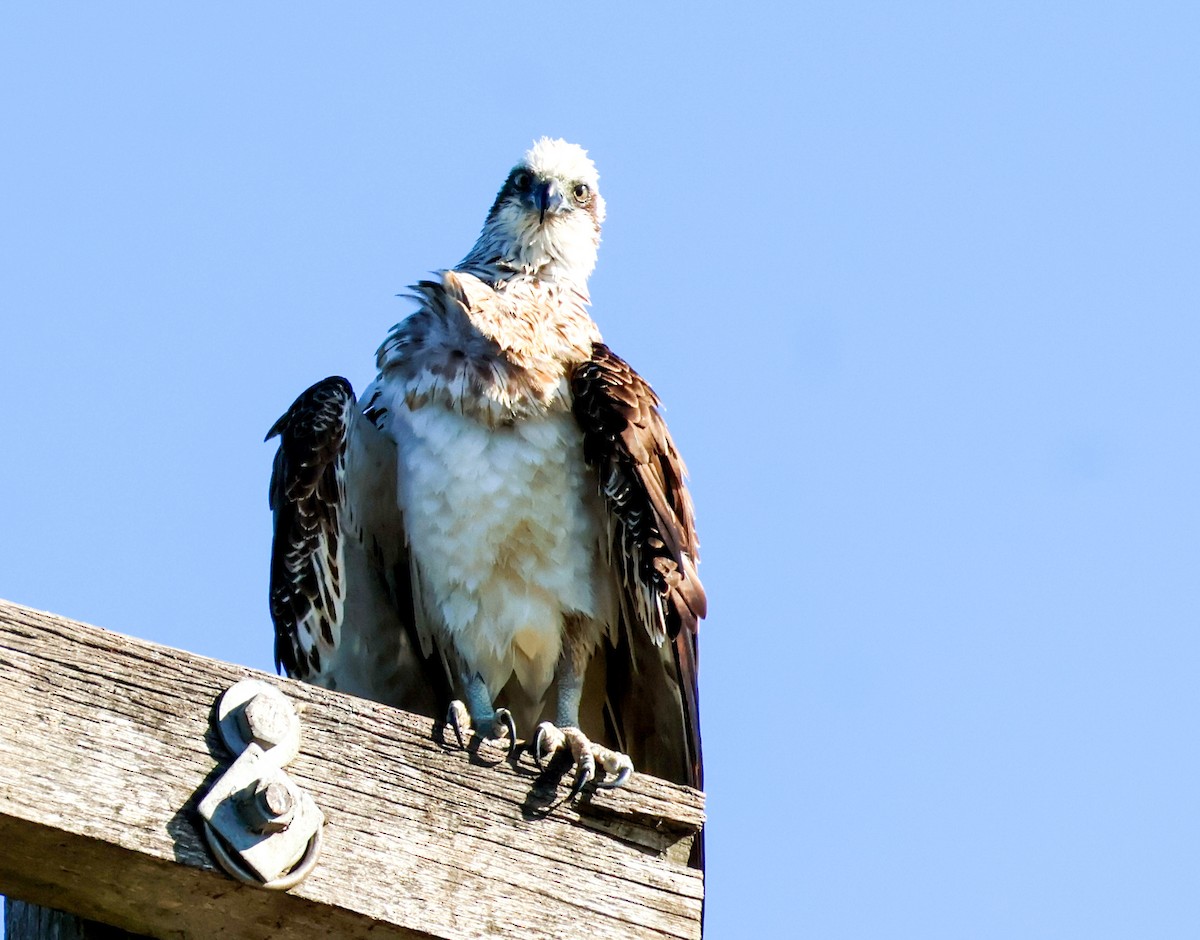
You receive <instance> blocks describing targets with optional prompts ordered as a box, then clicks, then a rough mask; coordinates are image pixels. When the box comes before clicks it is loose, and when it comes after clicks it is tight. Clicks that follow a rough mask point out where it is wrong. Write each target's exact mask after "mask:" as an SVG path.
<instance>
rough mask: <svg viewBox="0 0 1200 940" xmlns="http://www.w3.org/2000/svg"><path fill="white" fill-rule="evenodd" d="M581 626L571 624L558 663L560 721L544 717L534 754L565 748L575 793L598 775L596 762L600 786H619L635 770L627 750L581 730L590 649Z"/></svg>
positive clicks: (544, 754)
mask: <svg viewBox="0 0 1200 940" xmlns="http://www.w3.org/2000/svg"><path fill="white" fill-rule="evenodd" d="M577 633H578V630H571V629H569V628H568V630H567V631H566V636H565V637H564V639H563V651H562V655H561V657H560V658H559V663H558V707H557V709H556V719H557V724H556V725H555V724H551V723H550V722H548V721H543V722H542V723H541V724H540V725H538V727H537V734H536V736H535V737H534V742H533V756H534V758H535V759H536V760H537V761H538V762H539V763H541V761H542V760H543V759H544V758H546V757H549V756H550V755H551V754H554V753H555V752H556V751H558V750H559V749H560V748H564V747H565V748H566V749H567V750H568V751H569V752H570V754H571V759H572V761H573V762H574V764H575V767H576V771H575V782H574V783H573V784H572V786H571V792H572V793H578V792H579V791H580V790H582V789H583V787H584V785H585V784H587V782H588V781H589V780H593V779H595V777H596V769H597V766H599V767H600V769H602V770H603V771H604V773H605V776H606V778H607V777H608V776H612V777H613V779H612V780H611V781H609V780H607V779H605V780H602V781H599V782H597V784H596V786H598V787H605V788H611V787H619V786H622V785H623V784H624V783H625V782H626V781H628V780H629V778H630V776H631V775H632V774H633V762H632V761H631V760H630V759H629V757H628V756H627V755H625V754H621V753H620V752H618V751H612V750H609V749H608V748H606V747H603V746H601V745H599V744H593V743H592V742H591V741H590V740H588V737H587V735H585V734H584V733H583V732H582V731H580V730H579V703H580V699H581V698H582V696H583V677H584V672H585V670H586V668H587V662H588V659H589V658H590V654H591V650H590V649H587V648H586V647H584V646H583V645H582V644H581V643H580V642H579V641H578V640H577V639H576V635H577Z"/></svg>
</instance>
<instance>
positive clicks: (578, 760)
mask: <svg viewBox="0 0 1200 940" xmlns="http://www.w3.org/2000/svg"><path fill="white" fill-rule="evenodd" d="M560 750H566V751H567V753H569V754H570V755H571V760H572V762H573V763H574V764H575V782H574V783H573V784H572V785H571V795H572V796H574V795H575V794H577V793H579V791H580V790H582V789H583V788H584V786H586V785H587V783H588V782H589V781H595V786H597V787H601V788H603V789H606V790H608V789H613V788H614V787H620V786H624V785H625V784H626V783H627V782H628V781H629V778H630V777H631V776H633V761H631V760H630V759H629V755H628V754H622V753H621V752H620V751H611V750H609V749H608V748H606V747H603V746H602V745H599V744H593V743H592V742H591V741H590V740H588V737H587V735H585V734H584V733H583V732H582V731H580V730H579V729H578V728H559V727H557V726H556V725H553V724H551V723H550V722H548V721H543V722H542V723H541V724H540V725H538V727H537V734H536V735H535V736H534V739H533V757H534V759H535V760H536V761H537V762H538V766H541V764H542V761H543V760H546V759H547V758H549V757H551V756H552V755H554V754H556V753H558V752H559V751H560ZM597 771H602V772H603V776H602V777H600V778H597V776H596V774H597ZM609 775H612V777H613V779H612V780H609V779H608V777H609Z"/></svg>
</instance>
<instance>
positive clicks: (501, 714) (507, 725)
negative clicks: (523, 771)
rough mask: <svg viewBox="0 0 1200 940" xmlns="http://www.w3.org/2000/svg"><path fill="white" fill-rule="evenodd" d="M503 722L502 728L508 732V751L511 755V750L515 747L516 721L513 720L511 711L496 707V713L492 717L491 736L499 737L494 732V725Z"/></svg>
mask: <svg viewBox="0 0 1200 940" xmlns="http://www.w3.org/2000/svg"><path fill="white" fill-rule="evenodd" d="M499 724H503V725H504V729H505V730H506V731H507V732H508V753H509V756H510V757H511V756H512V752H513V751H514V750H516V747H517V723H516V721H514V720H513V716H512V712H510V711H509V710H508V709H507V708H497V709H496V715H495V717H494V718H493V719H492V735H491V736H492V738H493V739H496V738H498V737H500V736H499V735H498V734H496V725H499Z"/></svg>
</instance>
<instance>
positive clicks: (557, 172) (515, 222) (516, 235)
mask: <svg viewBox="0 0 1200 940" xmlns="http://www.w3.org/2000/svg"><path fill="white" fill-rule="evenodd" d="M599 182H600V175H599V174H598V173H597V172H596V165H595V164H594V163H592V161H591V160H590V159H589V158H588V155H587V151H586V150H584V149H583V148H582V147H579V146H577V145H575V144H569V143H567V142H566V141H565V140H552V139H551V138H549V137H543V138H542V139H541V140H538V141H535V142H534V144H533V146H532V147H530V148H529V150H528V151H527V152H526V153H525V157H524V159H522V160H521V162H520V163H518V164H517V165H516V166H514V167H513V168H512V170H511V171H510V172H509V174H508V178H507V179H506V180H505V181H504V185H503V186H501V187H500V192H499V193H498V194H497V195H496V201H495V202H494V203H492V208H491V211H489V212H488V216H487V220H486V221H485V222H484V223H483V231H482V232H481V233H480V235H479V241H478V242H476V244H475V248H474V249H472V251H471V253H470V254H469V255H468V256H467V259H466V261H465V262H464V264H465V265H470V266H475V265H478V264H480V263H486V264H497V263H498V264H499V265H501V266H503V267H505V268H512V269H515V270H519V271H522V272H524V273H527V274H534V275H537V276H539V277H547V278H555V279H562V280H568V281H571V282H572V283H574V284H576V285H577V286H579V287H582V286H583V285H584V284H585V283H586V282H587V278H588V275H590V274H591V273H592V269H593V268H595V266H596V251H597V249H598V248H599V246H600V224H601V223H602V222H603V221H604V199H603V198H602V197H601V195H600V189H599Z"/></svg>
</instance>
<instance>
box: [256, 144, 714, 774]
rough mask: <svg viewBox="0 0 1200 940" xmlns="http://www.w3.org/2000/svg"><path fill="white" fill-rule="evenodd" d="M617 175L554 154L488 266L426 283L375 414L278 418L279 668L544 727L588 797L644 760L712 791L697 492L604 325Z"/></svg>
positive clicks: (387, 352)
mask: <svg viewBox="0 0 1200 940" xmlns="http://www.w3.org/2000/svg"><path fill="white" fill-rule="evenodd" d="M598 180H599V178H598V175H597V173H596V168H595V165H594V164H593V163H592V161H591V160H590V159H589V158H588V156H587V153H586V152H585V151H584V150H583V149H581V148H580V147H578V146H575V145H573V144H569V143H567V142H565V141H563V140H552V139H549V138H542V139H541V140H538V141H536V142H535V143H534V144H533V146H532V147H531V149H530V150H529V151H528V152H526V154H525V155H524V158H523V159H522V160H521V161H520V162H519V163H518V164H517V165H516V166H515V167H513V168H512V170H511V171H510V172H509V174H508V176H507V178H506V179H505V181H504V184H503V186H502V187H501V188H500V191H499V194H498V195H497V196H496V199H495V202H494V203H493V204H492V207H491V209H490V211H489V212H488V214H487V218H486V220H485V221H484V224H483V230H482V232H481V234H480V235H479V238H478V240H477V241H476V242H475V246H474V247H473V248H472V249H471V251H470V252H469V253H468V254H467V256H466V257H465V258H464V259H463V261H462V262H460V263H459V264H458V265H457V266H455V267H454V268H451V269H449V270H445V271H443V272H441V273H440V275H438V276H436V277H435V278H434V279H431V280H424V281H421V282H420V283H419V284H417V285H416V286H415V287H414V288H412V290H413V292H414V293H413V299H414V300H415V301H416V304H417V309H416V310H415V312H413V313H412V314H411V315H410V316H409V317H408V318H407V319H405V320H404V321H403V322H401V323H399V324H397V325H396V326H395V327H393V328H392V330H391V332H390V333H388V335H387V337H386V339H385V340H384V342H383V345H382V346H381V347H380V348H379V351H378V353H377V358H376V364H377V366H378V375H377V377H376V379H375V381H374V382H373V383H372V384H371V385H370V386H369V387H368V388H367V389H366V390H365V391H364V393H363V395H362V396H361V401H360V400H358V399H356V397H355V395H354V392H353V391H352V389H351V387H350V384H349V383H348V382H347V381H346V380H345V379H343V378H339V377H333V378H328V379H325V380H324V381H321V382H318V383H317V384H316V385H314V386H312V387H311V388H309V389H308V390H307V391H305V392H304V393H303V394H302V395H301V396H300V397H299V398H298V399H296V401H295V403H294V404H293V405H292V406H291V408H289V409H288V411H287V413H286V414H284V415H283V417H281V418H280V419H279V421H278V422H276V424H275V426H274V427H272V428H271V430H270V433H269V434H268V435H267V437H268V439H270V438H272V437H275V436H278V437H279V439H280V440H279V449H278V452H277V454H276V457H275V464H274V472H273V474H272V479H271V507H272V509H273V510H274V521H275V532H274V543H273V548H272V557H271V588H270V604H271V616H272V619H273V620H274V624H275V656H276V666H277V668H278V667H279V666H282V667H283V668H284V669H285V670H286V671H287V673H288V674H289V675H290V676H293V677H296V678H300V679H304V680H307V681H309V682H314V683H317V684H319V685H323V686H325V687H327V688H331V689H339V690H341V691H344V692H348V693H352V694H356V695H361V696H364V697H367V698H371V699H375V700H378V701H382V702H385V703H389V704H393V705H396V706H398V707H402V708H406V709H409V710H411V711H416V712H419V713H423V714H426V715H428V716H430V717H435V718H437V717H440V716H443V715H444V716H446V720H447V723H448V725H449V726H450V727H452V728H453V730H454V731H455V733H456V734H457V735H458V739H459V742H460V744H461V742H462V740H463V738H462V735H463V734H465V733H468V731H469V730H470V729H474V730H475V731H476V732H477V733H478V734H480V735H482V736H483V737H484V738H494V739H500V740H501V741H503V739H505V738H508V739H510V742H511V746H515V745H516V742H517V728H518V727H521V728H522V729H523V730H525V733H530V731H529V729H534V730H533V732H532V733H533V735H534V745H533V747H532V749H533V751H534V756H535V757H537V758H538V759H539V760H540V759H542V758H546V757H549V756H551V755H552V754H555V753H559V752H560V750H561V753H562V754H563V755H564V756H563V758H562V760H564V761H565V760H566V759H567V756H568V755H569V758H570V760H572V761H573V762H574V767H575V788H576V789H578V788H579V787H580V786H582V785H583V784H585V783H586V782H588V781H589V780H591V781H593V783H595V784H596V785H609V786H613V785H619V784H621V783H623V782H624V781H625V780H626V779H627V778H628V776H629V774H630V773H631V772H632V769H633V766H634V765H635V764H636V766H637V767H638V768H639V770H641V771H645V772H648V773H651V774H654V775H656V776H661V777H665V778H667V779H669V780H674V781H677V782H680V783H685V784H689V785H691V786H695V787H701V786H702V778H701V759H700V726H699V709H698V702H697V683H696V678H697V646H696V631H697V625H698V622H699V621H700V619H701V618H703V617H704V615H705V610H706V601H705V594H704V589H703V587H702V586H701V583H700V580H699V578H698V577H697V573H696V564H697V562H698V560H699V556H698V541H697V537H696V527H695V521H694V513H693V509H692V500H691V498H690V496H689V494H688V491H687V488H686V486H685V482H684V481H685V472H686V471H685V468H684V464H683V461H682V459H681V458H680V456H679V453H678V451H677V450H676V448H675V444H674V442H673V441H672V439H671V436H670V434H668V432H667V428H666V425H665V423H664V422H663V418H662V416H661V414H660V412H659V401H658V398H657V397H656V396H655V393H654V392H653V391H652V390H651V388H650V386H649V385H648V384H647V383H646V382H645V380H643V379H642V377H641V376H639V375H638V374H637V373H636V372H635V371H634V370H633V369H632V368H631V367H630V366H629V365H627V364H626V363H625V362H624V361H623V360H622V359H621V358H620V357H618V356H617V355H616V354H615V353H613V352H612V351H611V350H610V349H609V348H608V347H607V346H606V345H605V344H604V343H603V342H602V340H601V337H600V331H599V329H598V328H597V326H596V324H595V323H594V322H593V321H592V319H591V317H590V316H589V315H588V306H589V299H588V291H587V281H588V277H589V275H590V274H591V272H592V269H593V268H594V266H595V263H596V253H597V248H598V246H599V243H600V226H601V223H602V222H603V221H604V213H605V206H604V200H603V198H601V195H600V190H599V187H598ZM535 725H536V728H535V727H534V726H535Z"/></svg>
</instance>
